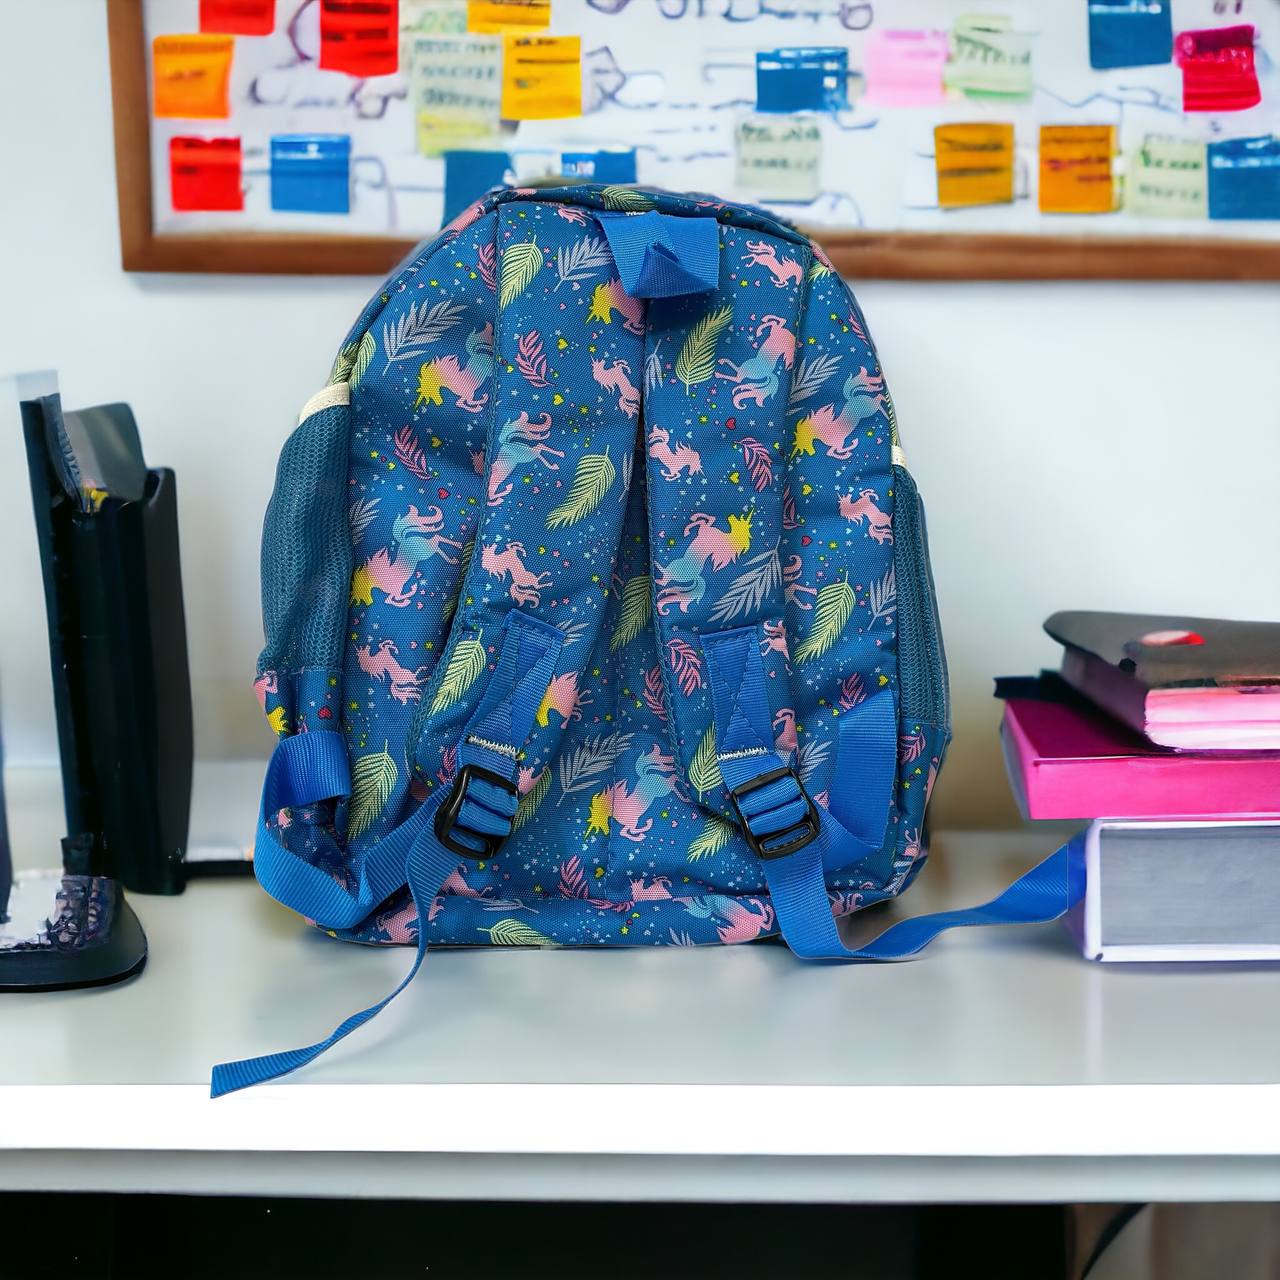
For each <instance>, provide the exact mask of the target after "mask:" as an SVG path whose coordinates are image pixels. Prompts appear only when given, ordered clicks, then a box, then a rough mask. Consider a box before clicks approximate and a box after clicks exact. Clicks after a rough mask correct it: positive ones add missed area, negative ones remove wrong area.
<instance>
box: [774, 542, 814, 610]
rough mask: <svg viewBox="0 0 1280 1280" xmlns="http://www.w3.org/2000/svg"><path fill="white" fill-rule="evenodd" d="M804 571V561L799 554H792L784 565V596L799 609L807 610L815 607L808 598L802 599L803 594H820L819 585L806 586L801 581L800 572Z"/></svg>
mask: <svg viewBox="0 0 1280 1280" xmlns="http://www.w3.org/2000/svg"><path fill="white" fill-rule="evenodd" d="M803 571H804V561H803V560H801V559H800V557H799V556H792V557H791V558H790V559H789V560H788V561H787V563H786V564H784V565H783V566H782V582H783V588H782V598H783V599H784V600H785V601H786V602H787V603H788V604H789V605H792V606H794V607H795V608H797V609H802V610H804V611H805V612H808V610H810V609H812V608H813V605H811V604H810V603H809V602H808V601H807V600H803V599H801V597H802V596H816V595H817V594H818V589H817V587H806V586H805V585H804V583H803V582H801V581H800V574H801V573H802V572H803Z"/></svg>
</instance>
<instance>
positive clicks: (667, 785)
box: [587, 743, 677, 842]
mask: <svg viewBox="0 0 1280 1280" xmlns="http://www.w3.org/2000/svg"><path fill="white" fill-rule="evenodd" d="M676 789H677V784H676V762H675V760H674V759H672V757H671V756H668V755H664V754H663V752H662V748H661V747H659V746H658V745H657V743H655V744H654V745H653V746H652V747H651V748H650V749H649V750H648V751H647V752H645V754H644V755H642V756H641V757H640V759H639V760H637V761H636V784H635V786H634V787H628V786H627V784H626V783H625V782H624V781H622V780H621V779H620V780H619V781H617V782H615V783H614V784H613V785H612V786H611V787H608V788H606V789H605V790H604V791H600V792H598V793H597V794H596V795H594V796H592V797H591V810H590V813H589V815H588V818H587V832H588V834H590V833H595V834H597V835H608V833H609V820H610V818H612V819H613V821H614V822H616V823H617V824H618V834H619V835H621V836H622V837H623V838H624V839H627V840H635V841H637V842H638V841H642V840H643V839H644V838H645V835H646V834H647V833H648V832H649V830H650V829H651V828H652V826H653V819H652V818H646V817H645V814H646V813H647V812H648V811H649V809H650V807H651V806H652V805H653V804H654V803H655V802H656V801H658V800H662V799H664V798H665V797H666V796H670V795H674V794H676Z"/></svg>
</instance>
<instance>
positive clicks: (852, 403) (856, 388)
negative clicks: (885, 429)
mask: <svg viewBox="0 0 1280 1280" xmlns="http://www.w3.org/2000/svg"><path fill="white" fill-rule="evenodd" d="M888 408H889V400H888V397H887V396H886V395H885V393H884V378H883V377H881V375H880V374H878V373H868V372H867V370H866V369H865V368H863V369H859V370H858V372H857V373H856V374H850V375H849V377H848V378H847V379H846V380H845V384H844V404H843V405H835V404H826V405H823V406H822V408H821V409H817V410H815V411H814V412H813V413H811V414H808V415H806V416H805V417H803V418H801V419H800V420H799V422H797V423H796V431H795V438H794V439H793V440H792V442H791V456H792V457H793V458H795V457H797V456H799V455H800V454H802V453H807V454H808V455H809V456H810V457H812V456H813V446H814V442H815V441H818V440H821V441H822V443H823V444H824V445H825V446H826V449H827V457H829V458H840V459H846V458H850V457H852V456H853V451H854V449H856V448H857V447H858V442H857V440H850V439H849V437H850V436H851V435H853V433H854V432H855V431H856V430H857V429H858V428H859V427H860V426H861V425H862V424H863V423H864V422H866V421H867V420H868V419H869V418H874V417H875V416H876V414H878V413H887V412H888Z"/></svg>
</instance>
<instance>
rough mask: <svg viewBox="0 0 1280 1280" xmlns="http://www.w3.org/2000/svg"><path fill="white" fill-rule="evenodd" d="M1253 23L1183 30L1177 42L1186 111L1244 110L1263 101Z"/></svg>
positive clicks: (1176, 52) (1176, 47)
mask: <svg viewBox="0 0 1280 1280" xmlns="http://www.w3.org/2000/svg"><path fill="white" fill-rule="evenodd" d="M1253 35H1254V31H1253V27H1252V26H1251V25H1249V24H1248V23H1246V24H1244V25H1242V26H1238V27H1213V28H1210V29H1209V30H1207V31H1184V32H1183V33H1182V34H1181V35H1180V36H1179V37H1178V39H1177V41H1176V42H1175V44H1174V58H1175V60H1176V61H1177V63H1178V65H1179V66H1180V67H1181V68H1182V109H1183V111H1244V110H1246V109H1247V108H1249V107H1256V106H1257V105H1258V103H1259V102H1261V101H1262V91H1261V89H1259V88H1258V73H1257V71H1256V70H1255V69H1254V65H1253Z"/></svg>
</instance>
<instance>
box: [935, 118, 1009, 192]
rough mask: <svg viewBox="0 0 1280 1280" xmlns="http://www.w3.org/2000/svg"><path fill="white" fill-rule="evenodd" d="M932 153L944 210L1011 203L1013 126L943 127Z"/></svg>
mask: <svg viewBox="0 0 1280 1280" xmlns="http://www.w3.org/2000/svg"><path fill="white" fill-rule="evenodd" d="M933 149H934V155H935V157H936V164H937V169H938V204H939V205H940V206H941V207H942V208H943V209H964V208H968V207H969V206H971V205H977V204H1010V203H1012V201H1013V125H1011V124H940V125H939V126H938V127H937V128H936V129H935V130H934V131H933Z"/></svg>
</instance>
